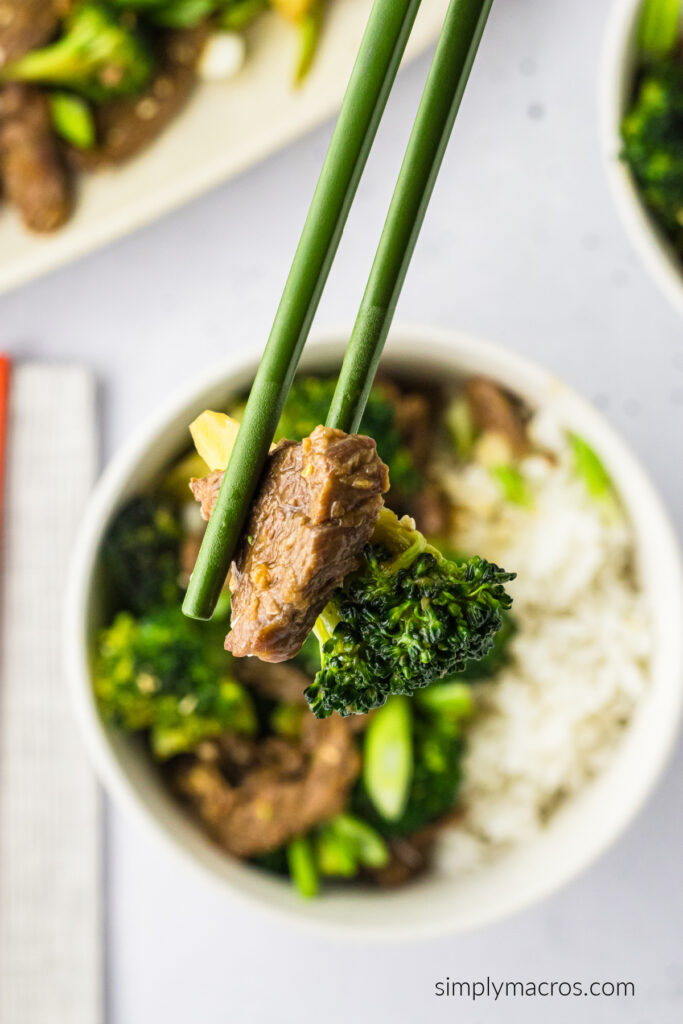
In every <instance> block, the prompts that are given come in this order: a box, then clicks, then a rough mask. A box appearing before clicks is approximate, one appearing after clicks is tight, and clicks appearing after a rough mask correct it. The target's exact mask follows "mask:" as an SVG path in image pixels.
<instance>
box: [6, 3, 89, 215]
mask: <svg viewBox="0 0 683 1024" xmlns="http://www.w3.org/2000/svg"><path fill="white" fill-rule="evenodd" d="M1 2H2V0H0V3H1ZM0 176H1V177H2V182H3V187H4V192H5V194H6V196H7V198H8V199H9V200H10V201H11V202H13V203H14V205H15V206H17V207H18V209H19V212H20V213H21V216H22V219H23V220H24V223H25V224H26V226H27V227H29V228H31V230H33V231H37V232H41V233H44V232H49V231H54V230H56V228H59V227H61V225H62V224H64V222H65V221H66V220H67V219H68V217H69V214H70V212H71V206H72V196H71V188H70V182H69V178H68V175H67V171H66V168H65V167H64V164H63V161H62V159H61V154H60V151H59V147H58V144H57V140H56V138H55V135H54V133H53V131H52V122H51V119H50V110H49V106H48V101H47V99H46V97H45V96H44V95H43V94H42V93H41V92H40V91H39V90H38V89H35V88H33V87H31V86H26V85H18V84H17V85H8V86H6V87H5V88H4V89H2V91H0Z"/></svg>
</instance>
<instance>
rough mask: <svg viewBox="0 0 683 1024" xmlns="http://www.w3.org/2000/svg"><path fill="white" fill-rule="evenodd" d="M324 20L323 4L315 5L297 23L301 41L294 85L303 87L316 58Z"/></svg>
mask: <svg viewBox="0 0 683 1024" xmlns="http://www.w3.org/2000/svg"><path fill="white" fill-rule="evenodd" d="M322 20H323V9H322V4H321V3H316V4H314V5H313V7H312V8H311V10H310V11H309V12H308V13H307V14H305V15H304V17H303V18H301V19H300V21H298V22H297V25H296V30H297V36H298V40H299V56H298V59H297V63H296V70H295V72H294V84H295V85H301V84H302V82H303V81H304V79H305V78H306V76H307V75H308V72H309V71H310V70H311V65H312V64H313V60H314V58H315V54H316V51H317V49H318V42H319V40H320V29H321V26H322Z"/></svg>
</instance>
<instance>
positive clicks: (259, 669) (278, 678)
mask: <svg viewBox="0 0 683 1024" xmlns="http://www.w3.org/2000/svg"><path fill="white" fill-rule="evenodd" d="M234 672H235V675H236V676H237V678H238V679H239V681H240V682H241V683H244V685H245V686H248V687H250V688H251V689H252V690H255V691H256V692H257V693H260V694H261V696H262V697H267V698H268V699H269V700H276V701H283V702H284V703H285V704H301V705H302V706H306V698H305V697H304V690H305V689H306V687H307V686H310V685H311V679H310V676H307V675H306V673H305V672H302V671H301V669H300V668H297V666H296V665H291V664H288V663H287V662H284V664H280V665H272V664H269V663H268V662H266V661H259V660H258V658H238V659H237V661H235V663H234Z"/></svg>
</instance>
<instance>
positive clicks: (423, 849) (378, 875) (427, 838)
mask: <svg viewBox="0 0 683 1024" xmlns="http://www.w3.org/2000/svg"><path fill="white" fill-rule="evenodd" d="M437 835H438V828H436V827H435V826H433V825H429V826H427V827H426V828H423V829H420V831H419V832H414V833H413V834H412V835H411V836H405V837H400V838H396V839H391V840H389V843H388V846H389V863H388V864H387V865H386V866H385V867H383V868H376V869H373V870H372V871H370V872H369V874H370V876H371V878H372V879H373V881H375V882H376V883H377V884H378V885H381V886H382V887H383V888H386V889H394V888H396V887H397V886H400V885H406V883H407V882H411V881H412V880H413V879H414V878H418V877H419V876H420V875H422V874H424V872H425V871H427V870H428V868H429V867H430V866H431V863H432V859H433V856H434V849H435V845H436V837H437Z"/></svg>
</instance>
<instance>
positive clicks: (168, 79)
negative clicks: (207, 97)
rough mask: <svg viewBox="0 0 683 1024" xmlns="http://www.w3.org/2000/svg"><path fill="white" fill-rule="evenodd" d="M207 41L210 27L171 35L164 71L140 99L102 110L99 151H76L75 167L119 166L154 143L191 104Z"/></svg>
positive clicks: (165, 41)
mask: <svg viewBox="0 0 683 1024" xmlns="http://www.w3.org/2000/svg"><path fill="white" fill-rule="evenodd" d="M0 2H2V0H0ZM207 35H208V28H207V26H206V25H200V26H198V27H197V28H193V29H184V30H182V31H178V32H169V33H167V34H166V35H165V36H164V37H163V39H162V42H161V55H160V59H159V68H158V70H157V73H156V74H155V76H154V78H153V79H152V81H151V82H150V84H149V85H148V87H147V88H146V89H145V91H144V92H143V93H139V94H138V95H136V96H127V97H125V98H122V99H119V100H113V101H112V102H111V103H105V104H102V105H101V106H99V107H98V108H97V110H96V122H97V137H98V139H99V145H98V147H97V148H96V149H94V150H87V151H86V150H72V152H71V156H72V159H73V161H74V162H75V163H76V164H77V165H78V166H79V167H84V168H86V169H93V168H97V167H100V166H104V165H107V164H118V163H122V162H123V161H124V160H128V159H130V157H132V156H135V154H136V153H139V152H140V150H141V149H144V148H145V146H147V145H148V143H150V142H152V140H153V139H155V138H156V137H157V135H159V133H160V132H161V131H163V129H164V128H165V127H166V125H167V124H168V123H169V121H171V120H172V119H173V118H174V117H175V116H176V114H177V113H178V112H179V111H180V110H181V108H182V107H183V106H184V105H185V103H186V101H187V100H188V99H189V97H190V95H191V93H192V90H193V88H194V85H195V82H196V77H197V76H196V72H195V68H196V66H197V61H198V60H199V56H200V54H201V52H202V48H203V46H204V44H205V42H206V39H207Z"/></svg>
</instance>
